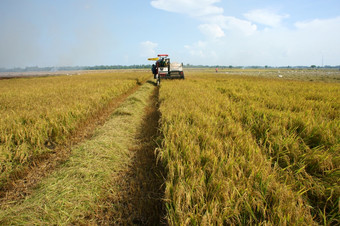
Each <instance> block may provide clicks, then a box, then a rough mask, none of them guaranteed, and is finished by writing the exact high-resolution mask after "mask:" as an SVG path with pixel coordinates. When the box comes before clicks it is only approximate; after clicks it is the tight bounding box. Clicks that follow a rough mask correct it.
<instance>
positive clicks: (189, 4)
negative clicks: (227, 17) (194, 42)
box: [151, 0, 223, 17]
mask: <svg viewBox="0 0 340 226" xmlns="http://www.w3.org/2000/svg"><path fill="white" fill-rule="evenodd" d="M218 2H220V0H154V1H151V5H152V6H153V7H155V8H157V9H162V10H165V11H169V12H174V13H182V14H187V15H190V16H193V17H200V16H207V15H213V14H222V13H223V8H221V7H217V6H214V4H215V3H218Z"/></svg>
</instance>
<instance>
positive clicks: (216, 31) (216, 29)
mask: <svg viewBox="0 0 340 226" xmlns="http://www.w3.org/2000/svg"><path fill="white" fill-rule="evenodd" d="M198 28H199V30H200V31H201V32H202V33H203V34H204V35H206V36H208V37H210V38H212V39H216V38H221V37H223V36H224V31H223V30H222V28H221V27H220V26H218V25H217V24H201V25H200V26H199V27H198Z"/></svg>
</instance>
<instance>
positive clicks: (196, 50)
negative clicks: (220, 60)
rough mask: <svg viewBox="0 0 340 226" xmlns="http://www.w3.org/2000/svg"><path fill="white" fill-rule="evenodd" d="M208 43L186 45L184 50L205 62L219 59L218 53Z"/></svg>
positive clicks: (199, 42) (200, 42)
mask: <svg viewBox="0 0 340 226" xmlns="http://www.w3.org/2000/svg"><path fill="white" fill-rule="evenodd" d="M208 44H209V43H208V42H203V41H198V42H195V43H193V44H192V45H185V46H184V48H185V49H186V50H187V52H188V53H189V55H190V56H191V57H194V58H199V59H201V60H203V61H206V62H207V60H211V59H215V60H216V58H217V54H216V52H215V51H214V50H213V49H212V48H210V47H209V45H208Z"/></svg>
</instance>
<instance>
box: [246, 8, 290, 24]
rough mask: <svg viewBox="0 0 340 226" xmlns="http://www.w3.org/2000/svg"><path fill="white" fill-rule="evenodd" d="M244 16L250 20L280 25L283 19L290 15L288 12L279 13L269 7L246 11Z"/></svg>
mask: <svg viewBox="0 0 340 226" xmlns="http://www.w3.org/2000/svg"><path fill="white" fill-rule="evenodd" d="M244 16H245V17H246V18H247V19H248V20H250V21H253V22H255V23H259V24H264V25H267V26H270V27H278V26H280V24H281V21H282V20H283V19H285V18H288V17H289V15H288V14H283V15H279V14H276V13H274V12H272V11H271V10H268V9H254V10H251V11H250V12H248V13H245V14H244Z"/></svg>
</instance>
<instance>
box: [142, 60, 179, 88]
mask: <svg viewBox="0 0 340 226" xmlns="http://www.w3.org/2000/svg"><path fill="white" fill-rule="evenodd" d="M148 60H153V61H156V62H155V64H153V65H152V73H153V75H154V79H156V82H157V85H160V82H161V79H184V73H183V63H171V62H170V58H169V57H168V54H159V55H158V57H155V58H149V59H148Z"/></svg>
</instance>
